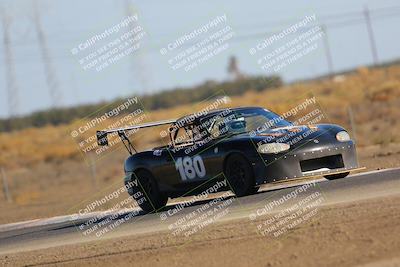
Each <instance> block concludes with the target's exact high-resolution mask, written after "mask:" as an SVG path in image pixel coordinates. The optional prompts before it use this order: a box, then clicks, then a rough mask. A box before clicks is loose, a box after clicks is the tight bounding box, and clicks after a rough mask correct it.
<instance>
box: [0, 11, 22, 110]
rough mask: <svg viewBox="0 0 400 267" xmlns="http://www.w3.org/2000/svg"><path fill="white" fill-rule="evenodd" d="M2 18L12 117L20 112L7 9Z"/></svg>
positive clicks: (8, 95)
mask: <svg viewBox="0 0 400 267" xmlns="http://www.w3.org/2000/svg"><path fill="white" fill-rule="evenodd" d="M1 18H2V24H3V45H4V54H5V56H4V67H5V69H6V83H7V85H6V87H7V100H8V103H7V104H8V116H9V117H10V118H12V117H14V116H15V115H17V114H18V108H19V101H18V100H19V99H18V98H19V94H18V85H17V79H16V75H15V64H14V57H13V52H12V49H11V40H10V25H11V18H10V17H9V16H8V15H7V14H6V11H5V10H3V11H2V12H1Z"/></svg>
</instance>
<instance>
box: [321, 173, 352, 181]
mask: <svg viewBox="0 0 400 267" xmlns="http://www.w3.org/2000/svg"><path fill="white" fill-rule="evenodd" d="M349 173H350V172H343V173H337V174H332V175H325V176H324V177H325V178H326V179H328V180H336V179H342V178H345V177H346V176H347V175H349Z"/></svg>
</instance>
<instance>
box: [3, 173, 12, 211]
mask: <svg viewBox="0 0 400 267" xmlns="http://www.w3.org/2000/svg"><path fill="white" fill-rule="evenodd" d="M1 177H2V180H3V191H4V196H5V198H6V200H7V202H9V203H11V202H12V197H11V193H10V190H9V188H8V181H7V176H6V173H5V172H4V169H3V168H1Z"/></svg>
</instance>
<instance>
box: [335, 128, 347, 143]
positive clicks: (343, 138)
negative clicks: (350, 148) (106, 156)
mask: <svg viewBox="0 0 400 267" xmlns="http://www.w3.org/2000/svg"><path fill="white" fill-rule="evenodd" d="M336 139H337V140H338V141H340V142H346V141H350V135H349V134H348V133H347V132H346V131H340V132H338V133H337V134H336Z"/></svg>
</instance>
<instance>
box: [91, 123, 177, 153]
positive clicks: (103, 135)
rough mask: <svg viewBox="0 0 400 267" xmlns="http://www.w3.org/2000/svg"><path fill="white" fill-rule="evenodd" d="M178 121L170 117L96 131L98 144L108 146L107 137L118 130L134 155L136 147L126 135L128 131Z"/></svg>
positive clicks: (127, 147)
mask: <svg viewBox="0 0 400 267" xmlns="http://www.w3.org/2000/svg"><path fill="white" fill-rule="evenodd" d="M176 121H177V120H176V119H170V120H163V121H156V122H149V123H144V124H139V125H132V126H127V127H122V128H115V129H108V130H102V131H97V132H96V137H97V144H98V145H99V146H108V137H107V135H108V134H110V133H115V132H117V133H118V135H119V137H120V138H121V141H122V142H123V144H124V145H125V147H126V149H127V150H128V152H129V153H130V154H131V155H132V150H134V151H135V152H136V149H135V148H134V147H133V145H132V143H131V142H130V141H129V138H128V136H127V135H126V132H128V131H132V130H137V129H142V128H148V127H155V126H160V125H166V124H171V123H175V122H176ZM125 142H126V143H125Z"/></svg>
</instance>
